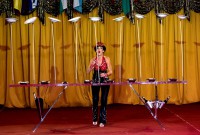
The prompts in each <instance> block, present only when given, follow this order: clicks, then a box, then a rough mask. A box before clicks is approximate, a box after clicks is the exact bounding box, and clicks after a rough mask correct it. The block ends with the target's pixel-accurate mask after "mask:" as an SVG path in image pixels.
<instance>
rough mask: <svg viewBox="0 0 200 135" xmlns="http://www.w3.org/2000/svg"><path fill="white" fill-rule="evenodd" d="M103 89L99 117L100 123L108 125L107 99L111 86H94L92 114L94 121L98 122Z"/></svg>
mask: <svg viewBox="0 0 200 135" xmlns="http://www.w3.org/2000/svg"><path fill="white" fill-rule="evenodd" d="M100 88H101V107H100V116H99V123H104V124H106V119H107V118H106V105H107V98H108V93H109V89H110V86H109V85H105V86H92V100H93V106H92V112H93V121H94V122H96V121H97V120H98V102H99V91H100Z"/></svg>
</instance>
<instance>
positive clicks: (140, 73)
mask: <svg viewBox="0 0 200 135" xmlns="http://www.w3.org/2000/svg"><path fill="white" fill-rule="evenodd" d="M137 31H138V34H137V36H138V59H139V60H138V61H139V81H140V80H141V76H142V71H141V65H142V64H141V50H140V47H141V44H140V30H139V23H138V19H137Z"/></svg>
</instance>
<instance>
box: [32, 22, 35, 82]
mask: <svg viewBox="0 0 200 135" xmlns="http://www.w3.org/2000/svg"><path fill="white" fill-rule="evenodd" d="M32 28H33V39H32V40H33V83H35V40H34V39H35V35H34V23H32Z"/></svg>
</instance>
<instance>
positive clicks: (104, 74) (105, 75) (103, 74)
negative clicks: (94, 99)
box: [100, 73, 108, 77]
mask: <svg viewBox="0 0 200 135" xmlns="http://www.w3.org/2000/svg"><path fill="white" fill-rule="evenodd" d="M107 76H108V75H107V73H101V74H100V77H107Z"/></svg>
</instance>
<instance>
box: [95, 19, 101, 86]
mask: <svg viewBox="0 0 200 135" xmlns="http://www.w3.org/2000/svg"><path fill="white" fill-rule="evenodd" d="M94 34H95V41H96V51H97V30H96V23H95V22H94ZM96 56H97V61H96V62H97V66H98V81H99V83H100V73H99V64H98V59H99V56H98V53H97V52H96Z"/></svg>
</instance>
